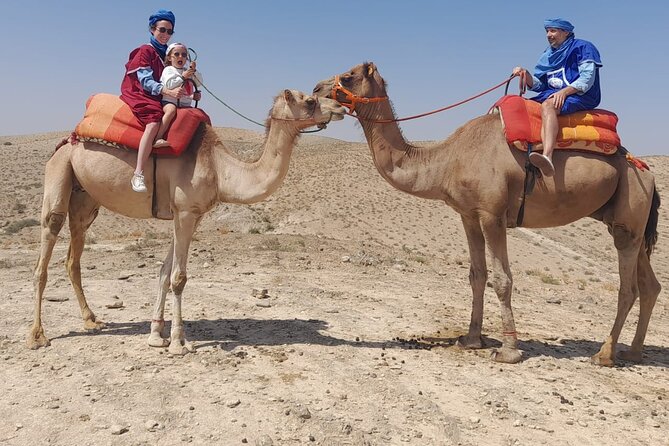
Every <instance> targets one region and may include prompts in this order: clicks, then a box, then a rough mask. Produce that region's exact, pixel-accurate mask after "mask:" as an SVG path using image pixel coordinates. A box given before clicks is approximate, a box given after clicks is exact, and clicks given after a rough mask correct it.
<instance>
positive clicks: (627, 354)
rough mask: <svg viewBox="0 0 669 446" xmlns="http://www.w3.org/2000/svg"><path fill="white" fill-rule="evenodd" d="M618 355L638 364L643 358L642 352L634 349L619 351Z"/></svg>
mask: <svg viewBox="0 0 669 446" xmlns="http://www.w3.org/2000/svg"><path fill="white" fill-rule="evenodd" d="M618 357H619V358H620V359H622V360H623V361H629V362H634V363H636V364H638V363H640V362H641V361H642V360H643V355H642V354H641V352H635V351H633V350H627V351H623V352H618Z"/></svg>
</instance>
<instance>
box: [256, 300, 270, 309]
mask: <svg viewBox="0 0 669 446" xmlns="http://www.w3.org/2000/svg"><path fill="white" fill-rule="evenodd" d="M271 306H272V304H271V303H269V302H267V301H262V302H257V303H256V307H261V308H269V307H271Z"/></svg>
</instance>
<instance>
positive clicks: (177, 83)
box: [160, 65, 202, 108]
mask: <svg viewBox="0 0 669 446" xmlns="http://www.w3.org/2000/svg"><path fill="white" fill-rule="evenodd" d="M184 71H186V69H185V68H176V67H174V66H172V65H168V66H166V67H165V69H164V70H163V74H162V76H160V83H161V84H163V86H164V88H167V89H169V90H171V89H173V88H179V87H181V86H182V85H183V86H184V88H185V89H186V94H185V95H184V96H182V97H180V98H179V99H174V98H171V97H168V96H166V95H163V104H164V103H166V102H169V103H170V104H174V105H176V106H177V107H179V108H182V107H192V106H193V93H194V92H195V89H194V88H193V84H192V83H191V82H190V81H186V79H184V78H183V73H184ZM191 79H192V80H193V81H195V85H197V86H198V87H200V86H201V85H202V77H201V76H200V73H199V72H197V71H196V72H195V75H194V76H193V77H192V78H191Z"/></svg>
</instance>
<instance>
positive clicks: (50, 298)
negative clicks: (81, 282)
mask: <svg viewBox="0 0 669 446" xmlns="http://www.w3.org/2000/svg"><path fill="white" fill-rule="evenodd" d="M44 300H48V301H49V302H65V301H66V300H70V298H69V297H65V296H47V297H45V298H44Z"/></svg>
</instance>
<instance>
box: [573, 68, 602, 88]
mask: <svg viewBox="0 0 669 446" xmlns="http://www.w3.org/2000/svg"><path fill="white" fill-rule="evenodd" d="M596 69H597V66H596V65H595V62H592V61H586V62H581V63H580V64H578V78H577V79H576V80H575V81H574V82H572V83H571V86H572V87H574V88H575V89H577V90H578V91H579V94H583V93H585V92H587V91H588V90H590V87H592V85H593V84H594V83H595V70H596Z"/></svg>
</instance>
